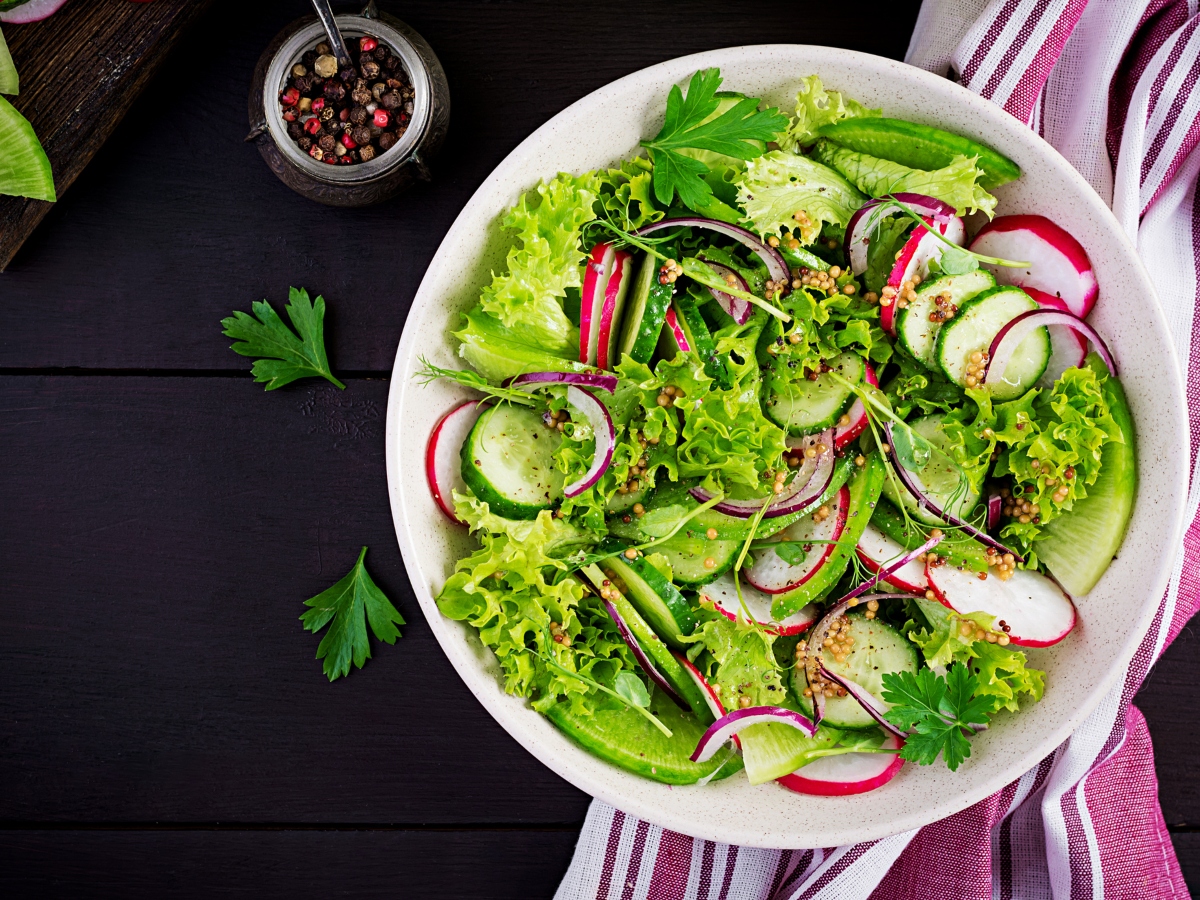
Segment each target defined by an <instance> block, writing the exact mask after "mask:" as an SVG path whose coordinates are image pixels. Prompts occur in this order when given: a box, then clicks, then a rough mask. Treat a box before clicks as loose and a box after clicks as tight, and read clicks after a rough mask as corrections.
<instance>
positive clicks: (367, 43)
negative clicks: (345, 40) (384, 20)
mask: <svg viewBox="0 0 1200 900" xmlns="http://www.w3.org/2000/svg"><path fill="white" fill-rule="evenodd" d="M378 46H379V41H377V40H376V39H375V38H373V37H371V36H370V35H369V34H364V35H363V36H362V37H360V38H359V39H358V49H359V50H362V51H363V52H364V53H370V52H371V51H372V50H374V49H375V48H376V47H378Z"/></svg>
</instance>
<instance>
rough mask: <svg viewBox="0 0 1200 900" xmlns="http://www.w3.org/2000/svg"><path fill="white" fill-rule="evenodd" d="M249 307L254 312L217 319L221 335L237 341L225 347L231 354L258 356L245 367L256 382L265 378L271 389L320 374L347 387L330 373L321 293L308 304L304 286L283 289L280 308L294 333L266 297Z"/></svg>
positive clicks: (342, 386)
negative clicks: (285, 291) (285, 294)
mask: <svg viewBox="0 0 1200 900" xmlns="http://www.w3.org/2000/svg"><path fill="white" fill-rule="evenodd" d="M251 308H252V309H253V310H254V315H253V316H251V315H249V314H248V313H244V312H241V311H240V310H239V311H237V312H235V313H234V314H233V315H232V316H230V317H229V318H227V319H222V320H221V325H222V327H223V328H224V329H225V330H224V331H223V332H222V333H223V334H224V335H225V336H226V337H231V338H235V339H236V340H237V343H235V344H233V345H232V346H231V347H230V349H231V350H233V352H234V353H238V354H241V355H242V356H257V357H259V359H256V360H255V361H254V365H253V366H251V368H250V371H251V372H252V373H254V380H255V381H265V382H266V383H267V387H266V389H267V390H268V391H273V390H275V388H279V387H283V386H284V385H285V384H290V383H291V382H293V381H295V380H296V379H298V378H312V377H314V376H320V377H321V378H327V379H329V381H331V382H333V383H334V384H336V385H337V386H338V387H339V388H342V389H343V390H345V388H346V386H345V385H344V384H342V383H341V382H340V381H338V380H337V379H336V378H334V377H333V372H332V370H331V369H330V368H329V359H328V358H327V357H326V356H325V298H324V297H317V299H316V301H315V302H313V301H310V300H309V299H308V291H306V290H304V289H303V288H290V289H289V290H288V304H287V306H285V307H284V312H286V313H287V316H288V321H290V322H291V323H292V326H293V327H294V328H295V329H296V330H295V331H294V332H293V331H292V329H291V328H288V327H287V326H286V325H284V324H283V320H282V319H280V318H279V313H277V312H275V310H274V309H272V308H271V304H270V303H268V302H267V301H266V300H256V301H255V302H254V303H253V304H251ZM297 335H299V337H297Z"/></svg>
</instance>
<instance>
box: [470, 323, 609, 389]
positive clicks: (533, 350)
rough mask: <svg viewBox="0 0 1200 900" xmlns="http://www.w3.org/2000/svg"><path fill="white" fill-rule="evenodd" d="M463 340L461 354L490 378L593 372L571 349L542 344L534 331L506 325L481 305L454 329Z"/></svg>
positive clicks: (478, 370) (474, 367) (490, 379)
mask: <svg viewBox="0 0 1200 900" xmlns="http://www.w3.org/2000/svg"><path fill="white" fill-rule="evenodd" d="M453 334H454V336H455V337H456V338H458V339H459V340H460V341H461V342H462V344H461V346H460V347H459V348H458V355H459V356H461V357H462V358H463V359H464V360H466V361H467V363H469V364H470V365H471V367H472V368H473V369H475V371H476V372H478V373H479V374H480V375H482V376H483V377H484V378H487V379H488V380H489V381H492V382H495V383H499V382H501V381H503V380H504V379H505V378H511V377H513V376H514V375H522V374H524V373H526V372H594V371H596V370H595V369H594V368H592V367H591V366H587V365H584V364H583V363H581V362H579V361H578V360H577V359H576V358H575V355H574V354H572V353H571V352H569V351H564V352H562V353H556V352H553V351H551V350H548V349H547V348H546V347H544V346H542V345H540V344H539V343H538V341H537V338H536V336H535V335H533V334H532V333H528V332H524V331H514V330H511V329H509V328H505V327H504V325H503V324H502V323H501V322H500V320H499V319H497V318H496V317H495V316H490V315H488V314H487V313H485V312H484V311H483V310H482V309H480V308H479V307H476V308H475V309H473V310H471V311H470V312H468V313H463V326H462V328H460V329H459V330H458V331H455V332H453Z"/></svg>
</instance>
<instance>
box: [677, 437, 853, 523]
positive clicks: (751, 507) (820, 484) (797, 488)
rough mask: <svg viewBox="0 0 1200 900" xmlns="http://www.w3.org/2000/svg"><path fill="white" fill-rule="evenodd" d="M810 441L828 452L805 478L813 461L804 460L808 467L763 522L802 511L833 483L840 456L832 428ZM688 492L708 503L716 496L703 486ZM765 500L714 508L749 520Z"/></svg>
mask: <svg viewBox="0 0 1200 900" xmlns="http://www.w3.org/2000/svg"><path fill="white" fill-rule="evenodd" d="M811 440H812V442H813V443H816V442H818V441H823V442H824V443H825V446H826V447H827V448H828V449H827V450H826V451H825V452H824V453H822V454H820V455H819V456H817V457H816V460H815V462H814V465H813V466H812V469H811V474H810V475H808V476H807V477H805V473H806V469H807V464H808V463H809V462H810V460H809V459H808V457H807V456H806V457H805V460H804V461H805V465H804V466H802V467H801V468H800V469H798V470H797V471H796V474H795V475H794V476H793V477H792V480H791V481H790V482H788V485H787V486H786V487H785V488H784V489H783V492H782V493H780V494H777V495H776V496H775V499H774V500H772V501H771V505H770V506H768V507H767V511H766V512H765V513H763V518H764V519H773V518H775V517H776V516H786V515H790V514H791V513H794V512H799V511H800V510H802V509H804V508H805V507H806V506H808V505H809V504H811V503H813V502H814V501H815V500H817V499H818V498H819V497H820V496H821V495H822V494H824V493H825V490H826V488H828V487H829V483H830V482H831V481H833V472H834V469H835V468H837V456H836V454H835V453H834V450H833V429H832V428H831V429H829V430H828V431H823V432H821V433H820V434H819V435H816V436H814V437H813V438H811ZM688 493H690V494H691V495H692V497H694V498H695V499H696V500H699V501H700V502H701V503H707V502H708V501H709V500H711V499H712V497H713V495H712V494H710V493H709V492H708V491H706V490H705V489H704V488H702V487H694V488H692V489H691V490H690V491H688ZM763 499H764V498H761V497H760V498H759V499H757V500H722V501H721V502H720V503H718V504H717V505H716V506H714V507H713V509H715V510H716V511H717V512H722V513H724V514H725V515H727V516H734V517H735V518H738V519H749V518H752V517H753V516H756V515H758V513H759V511H760V510H762V507H763Z"/></svg>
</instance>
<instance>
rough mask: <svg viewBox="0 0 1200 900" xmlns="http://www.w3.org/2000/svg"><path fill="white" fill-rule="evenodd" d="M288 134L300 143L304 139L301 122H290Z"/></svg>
mask: <svg viewBox="0 0 1200 900" xmlns="http://www.w3.org/2000/svg"><path fill="white" fill-rule="evenodd" d="M287 133H288V137H290V138H291V139H292V140H293V141H298V140H300V138H302V137H304V126H303V125H301V124H300V123H299V122H288V127H287Z"/></svg>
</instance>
